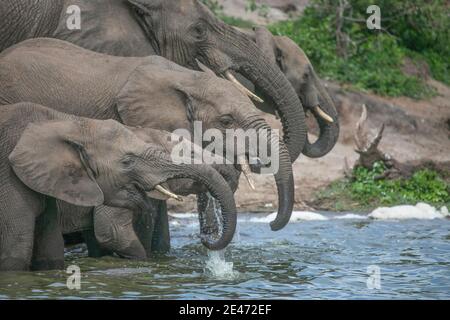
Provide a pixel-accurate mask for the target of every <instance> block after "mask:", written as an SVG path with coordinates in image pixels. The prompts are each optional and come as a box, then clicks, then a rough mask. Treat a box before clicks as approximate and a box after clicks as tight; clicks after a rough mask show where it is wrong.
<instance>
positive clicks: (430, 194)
mask: <svg viewBox="0 0 450 320" xmlns="http://www.w3.org/2000/svg"><path fill="white" fill-rule="evenodd" d="M385 170H386V168H385V167H384V164H383V163H382V162H378V163H376V164H375V165H374V167H373V169H372V170H368V169H366V168H362V167H358V168H356V169H355V170H354V172H353V174H354V180H352V181H350V182H349V183H348V185H347V187H346V188H348V191H349V192H350V194H351V197H352V199H353V200H355V201H358V202H360V203H362V204H364V205H369V204H371V203H379V204H382V205H396V204H411V203H413V204H415V203H417V202H426V203H430V204H433V205H444V204H448V203H449V202H450V195H449V188H450V186H449V185H448V184H447V183H446V182H445V181H444V180H443V179H442V178H440V177H439V175H438V173H436V172H434V171H431V170H428V169H423V170H419V171H417V172H415V173H414V174H413V176H412V177H411V178H410V179H395V180H387V179H377V177H379V176H380V175H381V174H382V173H383V172H384V171H385Z"/></svg>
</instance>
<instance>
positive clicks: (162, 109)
mask: <svg viewBox="0 0 450 320" xmlns="http://www.w3.org/2000/svg"><path fill="white" fill-rule="evenodd" d="M185 71H186V69H182V70H178V69H173V68H171V67H170V66H169V67H167V66H164V67H163V68H161V65H160V64H156V65H150V64H148V65H142V66H140V67H138V68H136V69H135V70H134V71H133V73H132V74H131V75H130V77H129V78H128V80H127V82H126V83H125V85H124V86H123V87H122V89H121V90H120V91H119V93H118V95H117V97H116V108H117V113H118V115H119V117H120V119H121V120H122V123H124V124H126V125H128V126H132V127H149V124H151V123H152V122H153V123H155V124H159V122H160V121H161V120H158V119H163V120H164V121H167V122H169V121H170V117H173V115H174V114H176V113H177V112H178V111H180V108H181V107H184V108H185V111H186V115H187V119H188V120H189V121H193V119H194V107H193V103H192V102H193V98H192V95H191V94H190V93H189V92H191V91H195V88H191V87H189V85H191V84H192V83H195V82H196V79H197V78H198V77H202V76H204V73H202V72H197V73H195V74H194V75H193V71H192V70H190V71H189V72H185ZM183 83H187V84H188V85H184V84H183ZM174 92H175V93H176V94H174ZM164 121H163V122H164ZM150 126H151V125H150ZM177 128H179V127H177Z"/></svg>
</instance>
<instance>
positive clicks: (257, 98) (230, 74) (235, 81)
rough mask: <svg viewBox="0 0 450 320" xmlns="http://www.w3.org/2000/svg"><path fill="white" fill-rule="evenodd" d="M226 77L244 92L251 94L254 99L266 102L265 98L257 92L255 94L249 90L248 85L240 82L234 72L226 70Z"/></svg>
mask: <svg viewBox="0 0 450 320" xmlns="http://www.w3.org/2000/svg"><path fill="white" fill-rule="evenodd" d="M225 77H226V78H227V79H228V80H230V81H231V82H233V83H234V84H235V85H236V87H237V88H238V89H239V90H240V91H242V92H243V93H244V94H246V95H247V96H249V97H250V98H252V99H253V100H255V101H257V102H259V103H263V102H264V100H263V99H261V98H260V97H258V96H257V95H256V94H254V93H253V92H251V91H250V90H248V89H247V88H246V87H244V85H243V84H242V83H240V82H239V80H238V79H236V78H235V76H233V74H232V73H231V72H230V71H226V72H225Z"/></svg>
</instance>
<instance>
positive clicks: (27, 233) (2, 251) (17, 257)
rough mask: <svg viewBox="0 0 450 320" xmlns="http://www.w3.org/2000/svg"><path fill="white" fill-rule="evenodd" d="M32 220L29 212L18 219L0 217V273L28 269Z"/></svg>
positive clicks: (31, 239)
mask: <svg viewBox="0 0 450 320" xmlns="http://www.w3.org/2000/svg"><path fill="white" fill-rule="evenodd" d="M34 220H35V217H34V214H33V213H32V212H31V211H25V212H23V213H22V214H21V215H20V217H5V215H2V217H0V271H12V270H14V271H26V270H29V269H30V263H31V256H32V253H33V234H34Z"/></svg>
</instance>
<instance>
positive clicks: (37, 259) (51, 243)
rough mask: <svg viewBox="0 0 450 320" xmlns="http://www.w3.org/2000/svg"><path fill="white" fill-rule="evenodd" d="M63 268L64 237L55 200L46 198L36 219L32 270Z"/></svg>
mask: <svg viewBox="0 0 450 320" xmlns="http://www.w3.org/2000/svg"><path fill="white" fill-rule="evenodd" d="M63 268H64V238H63V235H62V229H61V226H60V222H59V218H58V210H57V207H56V200H55V199H53V198H49V199H47V206H46V208H45V211H44V213H43V214H41V215H40V216H39V217H38V218H37V219H36V229H35V234H34V248H33V260H32V263H31V269H32V270H54V269H63Z"/></svg>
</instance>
